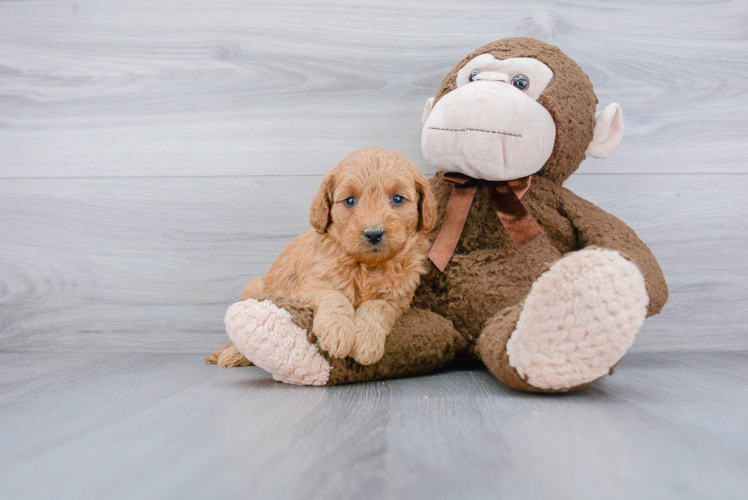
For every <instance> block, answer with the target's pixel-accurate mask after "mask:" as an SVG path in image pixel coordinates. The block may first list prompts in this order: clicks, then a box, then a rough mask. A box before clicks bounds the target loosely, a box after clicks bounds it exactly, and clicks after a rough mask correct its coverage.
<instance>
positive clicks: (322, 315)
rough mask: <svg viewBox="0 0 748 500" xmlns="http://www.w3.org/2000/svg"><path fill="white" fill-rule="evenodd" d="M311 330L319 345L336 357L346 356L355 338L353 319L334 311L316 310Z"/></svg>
mask: <svg viewBox="0 0 748 500" xmlns="http://www.w3.org/2000/svg"><path fill="white" fill-rule="evenodd" d="M312 331H313V332H314V334H315V335H316V336H317V342H318V343H319V346H320V347H321V348H322V349H323V350H325V351H327V352H329V353H330V354H332V355H333V356H335V357H336V358H344V357H346V356H348V354H350V352H351V349H352V348H353V343H354V341H355V339H356V337H355V335H356V333H355V332H356V330H355V328H354V326H353V320H352V319H351V318H349V317H348V316H346V315H344V314H340V313H339V312H334V311H330V312H328V311H325V310H323V309H320V310H319V311H317V314H316V315H315V316H314V324H313V326H312Z"/></svg>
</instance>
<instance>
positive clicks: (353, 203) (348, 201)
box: [343, 196, 357, 208]
mask: <svg viewBox="0 0 748 500" xmlns="http://www.w3.org/2000/svg"><path fill="white" fill-rule="evenodd" d="M356 201H357V200H356V197H355V196H351V197H350V198H346V199H345V200H343V203H345V206H346V207H348V208H353V207H355V206H356Z"/></svg>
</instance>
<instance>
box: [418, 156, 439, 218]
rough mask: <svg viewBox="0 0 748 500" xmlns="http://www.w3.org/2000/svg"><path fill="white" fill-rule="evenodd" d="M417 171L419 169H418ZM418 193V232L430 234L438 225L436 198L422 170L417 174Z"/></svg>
mask: <svg viewBox="0 0 748 500" xmlns="http://www.w3.org/2000/svg"><path fill="white" fill-rule="evenodd" d="M416 170H417V169H416ZM416 191H417V192H418V228H417V230H418V231H423V232H424V233H430V232H431V230H432V229H434V225H435V224H436V198H435V197H434V193H432V192H431V186H430V185H429V181H428V179H426V177H424V175H423V174H422V173H421V171H420V170H417V173H416Z"/></svg>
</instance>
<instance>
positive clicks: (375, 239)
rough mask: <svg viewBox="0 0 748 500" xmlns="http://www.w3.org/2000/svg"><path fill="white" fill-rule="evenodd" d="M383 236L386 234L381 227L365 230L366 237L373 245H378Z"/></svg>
mask: <svg viewBox="0 0 748 500" xmlns="http://www.w3.org/2000/svg"><path fill="white" fill-rule="evenodd" d="M382 236H384V231H382V230H381V229H376V230H373V231H364V237H365V238H366V239H367V240H368V241H369V243H371V244H372V245H376V244H377V243H379V242H380V241H381V240H382Z"/></svg>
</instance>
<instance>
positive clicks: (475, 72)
mask: <svg viewBox="0 0 748 500" xmlns="http://www.w3.org/2000/svg"><path fill="white" fill-rule="evenodd" d="M479 74H480V70H479V69H474V70H473V71H471V72H470V78H468V80H470V81H471V82H474V81H475V77H476V76H478V75H479Z"/></svg>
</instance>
